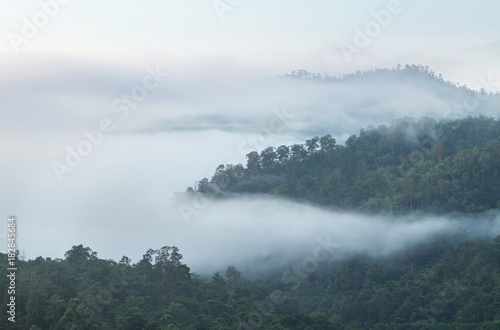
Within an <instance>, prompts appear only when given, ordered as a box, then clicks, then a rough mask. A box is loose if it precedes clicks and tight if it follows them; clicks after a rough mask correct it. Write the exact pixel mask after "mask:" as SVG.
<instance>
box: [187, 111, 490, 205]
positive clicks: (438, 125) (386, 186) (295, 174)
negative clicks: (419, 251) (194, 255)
mask: <svg viewBox="0 0 500 330" xmlns="http://www.w3.org/2000/svg"><path fill="white" fill-rule="evenodd" d="M246 158H247V163H246V165H245V166H243V165H242V164H237V165H233V164H228V165H220V166H218V167H217V169H216V171H215V173H214V175H213V177H212V178H211V179H210V180H208V179H206V178H205V179H202V180H201V181H199V183H198V184H197V187H194V188H188V190H187V192H186V193H187V196H188V197H189V196H193V194H195V193H196V192H199V193H203V194H205V195H206V196H212V197H224V196H232V195H234V194H241V193H260V194H269V195H280V196H285V197H289V198H293V199H299V200H307V201H311V202H314V203H317V204H321V205H329V206H331V207H339V208H343V209H350V210H359V211H367V212H368V211H369V212H380V213H389V214H396V215H397V214H403V213H408V212H414V211H422V212H432V213H442V212H466V213H477V212H482V211H485V210H489V209H495V208H500V173H499V172H500V122H499V121H498V120H496V119H494V118H490V117H484V116H478V117H470V116H468V117H466V118H463V119H455V120H441V121H438V122H436V121H435V120H433V119H431V118H421V119H419V120H416V119H413V118H402V119H398V120H395V121H393V122H392V124H391V125H390V126H389V127H387V126H379V127H368V128H366V129H362V130H361V131H360V132H359V135H351V136H350V137H349V138H348V139H347V141H346V142H345V144H344V145H340V144H337V142H336V141H335V139H334V138H332V136H331V135H325V136H323V137H313V138H311V139H309V140H307V141H305V143H303V144H294V145H291V146H285V145H282V146H279V147H277V148H275V147H268V148H266V149H264V150H262V151H260V152H258V151H252V152H250V153H248V154H247V155H246Z"/></svg>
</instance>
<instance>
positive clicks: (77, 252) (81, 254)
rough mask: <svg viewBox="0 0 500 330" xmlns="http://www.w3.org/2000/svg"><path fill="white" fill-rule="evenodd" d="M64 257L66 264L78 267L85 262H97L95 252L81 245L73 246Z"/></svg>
mask: <svg viewBox="0 0 500 330" xmlns="http://www.w3.org/2000/svg"><path fill="white" fill-rule="evenodd" d="M64 257H65V258H66V261H67V262H68V263H70V264H75V265H80V264H82V263H83V262H85V261H87V260H97V252H93V251H92V250H91V249H90V248H89V247H85V248H84V247H83V245H82V244H80V245H73V247H72V248H71V250H69V251H66V253H65V254H64Z"/></svg>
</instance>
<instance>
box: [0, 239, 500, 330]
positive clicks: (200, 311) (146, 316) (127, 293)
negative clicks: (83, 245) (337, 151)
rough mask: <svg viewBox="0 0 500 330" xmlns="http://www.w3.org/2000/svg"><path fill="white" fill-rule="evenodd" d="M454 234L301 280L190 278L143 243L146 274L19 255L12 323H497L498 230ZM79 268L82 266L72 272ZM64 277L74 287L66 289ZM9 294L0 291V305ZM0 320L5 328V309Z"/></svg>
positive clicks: (164, 253) (173, 254)
mask: <svg viewBox="0 0 500 330" xmlns="http://www.w3.org/2000/svg"><path fill="white" fill-rule="evenodd" d="M453 242H454V241H453V240H450V239H448V238H446V237H443V238H441V239H436V240H435V241H433V242H428V243H426V244H423V243H422V244H421V245H419V246H415V247H414V248H410V249H407V250H405V251H402V252H399V253H396V254H394V255H392V256H390V257H388V258H385V259H378V260H374V259H371V258H369V257H366V256H363V255H358V256H354V257H352V258H351V259H348V260H344V261H337V262H329V263H320V264H319V265H318V268H317V269H316V270H315V271H314V273H312V274H310V275H309V276H307V277H304V278H301V280H300V286H295V285H293V284H295V283H290V281H289V279H288V277H287V276H284V275H285V274H286V272H284V273H283V274H281V273H276V274H269V275H267V276H266V277H264V278H259V279H253V280H250V279H245V278H243V277H242V275H241V273H240V272H239V271H238V270H237V269H236V268H235V267H233V266H229V267H228V268H227V271H226V273H225V278H224V277H222V276H221V275H220V274H219V273H216V274H214V275H213V277H212V278H211V280H201V279H200V278H199V277H198V276H197V275H196V274H190V276H188V277H186V275H185V273H184V272H185V269H186V268H187V266H185V265H184V264H182V262H181V260H182V255H181V254H180V253H179V251H178V249H177V248H175V247H166V248H162V249H159V250H152V249H150V250H149V251H148V253H147V254H149V255H150V256H151V260H152V261H154V260H156V262H154V263H152V264H151V266H152V268H151V269H152V271H153V272H155V271H156V270H158V273H156V274H154V276H152V277H151V278H148V277H144V275H143V271H144V269H143V268H142V267H141V263H140V262H139V263H136V264H134V265H126V264H123V263H121V264H120V263H116V262H114V261H112V260H102V259H96V260H92V261H90V262H88V263H86V264H84V266H79V265H76V264H75V263H72V262H69V261H68V260H56V261H53V260H50V259H43V258H41V257H40V258H37V259H35V260H29V261H19V266H18V267H19V269H23V272H22V273H20V274H19V277H18V278H17V280H18V281H19V282H18V283H19V285H18V288H19V291H18V292H16V301H18V305H16V306H17V312H18V314H17V315H18V318H17V322H16V325H15V327H17V328H19V329H29V328H32V329H70V328H71V329H238V328H242V329H309V330H313V329H314V330H316V329H318V330H319V329H321V330H323V329H421V328H429V329H470V328H478V329H479V328H480V329H497V328H498V325H499V322H500V308H499V307H500V236H498V237H496V238H495V239H493V240H492V241H491V242H490V241H485V240H482V239H477V240H474V241H466V242H462V243H453ZM1 257H2V263H1V266H6V262H5V260H7V258H6V255H5V254H2V255H1ZM147 258H148V257H147V256H146V259H147ZM166 264H169V266H168V267H167V268H168V270H167V271H165V265H166ZM185 267H186V268H185ZM95 268H99V269H101V268H105V270H106V271H102V272H101V271H99V272H95ZM176 268H179V269H180V271H179V272H176V271H175V269H176ZM77 269H78V270H79V271H80V273H79V274H78V275H72V274H75V272H76V270H77ZM89 274H94V276H93V277H90V276H88V275H89ZM96 274H100V275H101V277H99V276H97V275H96ZM169 277H178V278H179V281H180V282H182V283H183V285H182V288H181V289H180V290H174V291H173V293H172V292H171V291H170V290H164V287H165V279H167V278H169ZM61 279H66V281H61ZM3 281H4V282H5V279H4V280H3ZM180 282H179V283H180ZM66 283H73V284H74V285H75V286H76V290H75V291H72V292H67V291H66V289H65V287H64V286H65V285H66ZM291 284H292V285H291ZM62 292H65V293H66V294H67V295H68V297H67V298H64V297H63V296H61V295H60V293H62ZM277 292H278V294H276V293H277ZM233 293H234V295H233V299H232V300H231V302H230V303H228V299H229V297H230V296H231V295H232V294H233ZM6 299H8V296H7V295H4V296H3V298H2V303H3V304H4V303H6ZM1 322H2V323H1V324H2V325H5V327H4V328H7V326H6V317H3V318H2V320H1ZM15 327H14V328H15Z"/></svg>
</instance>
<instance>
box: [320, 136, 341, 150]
mask: <svg viewBox="0 0 500 330" xmlns="http://www.w3.org/2000/svg"><path fill="white" fill-rule="evenodd" d="M335 143H337V141H335V139H334V138H332V136H331V135H330V134H327V135H325V136H323V137H321V139H319V145H320V146H321V150H323V151H328V150H333V149H334V148H335Z"/></svg>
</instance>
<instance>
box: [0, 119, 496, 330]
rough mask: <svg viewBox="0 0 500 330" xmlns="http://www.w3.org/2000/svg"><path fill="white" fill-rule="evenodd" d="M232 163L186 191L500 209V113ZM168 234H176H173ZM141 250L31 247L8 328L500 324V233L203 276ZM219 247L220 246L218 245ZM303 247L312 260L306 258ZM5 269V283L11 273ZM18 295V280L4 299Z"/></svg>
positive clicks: (164, 252)
mask: <svg viewBox="0 0 500 330" xmlns="http://www.w3.org/2000/svg"><path fill="white" fill-rule="evenodd" d="M246 158H247V163H246V164H225V165H220V166H218V167H217V168H216V170H215V173H214V175H213V177H211V178H204V179H201V180H200V181H199V182H198V183H197V185H196V186H195V187H190V188H188V189H187V191H186V192H185V193H182V194H180V195H179V196H178V198H182V199H183V200H189V199H192V198H197V196H200V195H203V196H204V197H205V198H209V199H230V198H236V197H237V196H241V195H253V194H258V195H264V196H279V197H281V198H286V199H291V200H294V201H297V202H307V203H310V204H314V205H318V206H320V207H324V208H328V209H333V210H338V211H340V212H351V213H363V214H365V213H366V214H377V215H382V216H391V217H395V218H397V217H399V216H403V215H408V214H411V215H414V216H419V215H424V214H438V215H443V214H447V215H450V214H451V215H452V216H453V215H461V216H468V217H470V220H469V221H476V219H477V218H478V217H483V218H484V217H490V218H495V217H497V212H498V209H500V122H499V121H498V120H496V119H494V118H489V117H483V116H478V117H465V118H459V119H448V120H441V121H435V120H434V119H431V118H421V119H413V118H402V119H398V120H394V121H393V122H392V123H391V125H390V126H378V127H367V128H364V129H361V131H360V132H359V134H357V135H351V136H350V137H349V138H348V139H347V140H346V142H345V143H343V144H340V143H337V141H336V139H335V138H333V137H332V135H329V134H327V135H324V136H321V137H318V136H315V137H311V138H310V139H308V140H306V141H305V142H304V143H303V144H293V145H290V146H286V145H281V146H276V147H273V146H270V147H268V148H265V149H264V150H261V151H257V150H256V151H252V152H250V153H248V154H247V157H246ZM165 244H168V242H166V243H165ZM155 248H156V249H153V248H151V249H149V250H148V251H145V254H144V255H143V258H142V259H141V260H139V261H138V262H136V263H132V261H131V260H130V259H129V258H128V257H127V256H123V257H122V258H121V260H119V261H114V260H106V259H100V258H99V257H98V254H97V252H95V251H92V249H91V248H89V247H84V246H83V245H75V246H73V247H71V248H69V250H68V251H67V252H66V254H65V256H64V258H63V259H51V258H43V257H38V258H36V259H34V260H18V261H17V267H18V273H17V278H16V281H17V283H16V293H15V297H16V298H15V301H16V322H15V323H12V322H9V321H8V320H7V318H8V317H9V315H8V314H5V312H4V315H3V316H2V318H1V321H0V327H1V328H4V329H7V328H13V329H16V328H17V329H219V330H222V329H276V330H277V329H308V330H313V329H314V330H322V329H325V330H327V329H500V236H498V237H496V238H493V239H486V238H477V239H465V240H460V239H457V237H452V236H447V235H443V236H442V237H439V238H436V239H433V240H431V241H428V242H425V243H420V244H417V245H415V246H413V247H410V248H408V249H406V250H404V251H400V252H398V253H394V254H392V255H390V256H388V257H384V258H373V257H370V256H368V255H366V254H362V253H361V254H358V255H355V256H352V257H351V258H348V259H344V260H330V261H328V262H323V263H320V264H318V266H317V267H315V269H314V270H313V271H310V269H307V268H304V267H303V266H302V267H299V266H294V261H291V266H290V267H289V268H288V270H286V269H284V270H280V271H272V272H269V273H266V274H262V275H260V276H254V277H252V276H246V275H245V274H244V273H243V272H241V271H240V270H238V269H237V268H236V267H234V266H233V265H227V268H226V269H224V270H221V271H220V272H216V273H214V274H210V275H209V276H205V275H204V276H201V275H199V274H197V273H195V272H192V271H191V269H190V268H189V265H186V264H184V263H183V256H182V251H179V249H178V248H177V247H175V246H168V245H166V246H163V247H155ZM213 257H214V258H217V256H213ZM300 261H301V260H299V261H298V262H299V264H300ZM1 265H2V267H3V269H7V255H5V254H2V256H1ZM8 280H9V279H8V278H7V277H6V276H3V278H2V283H3V285H4V286H3V287H4V288H6V287H8V286H9V283H8ZM8 301H9V295H8V293H7V290H5V291H4V292H3V295H2V304H3V306H6V305H7V303H8Z"/></svg>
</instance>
